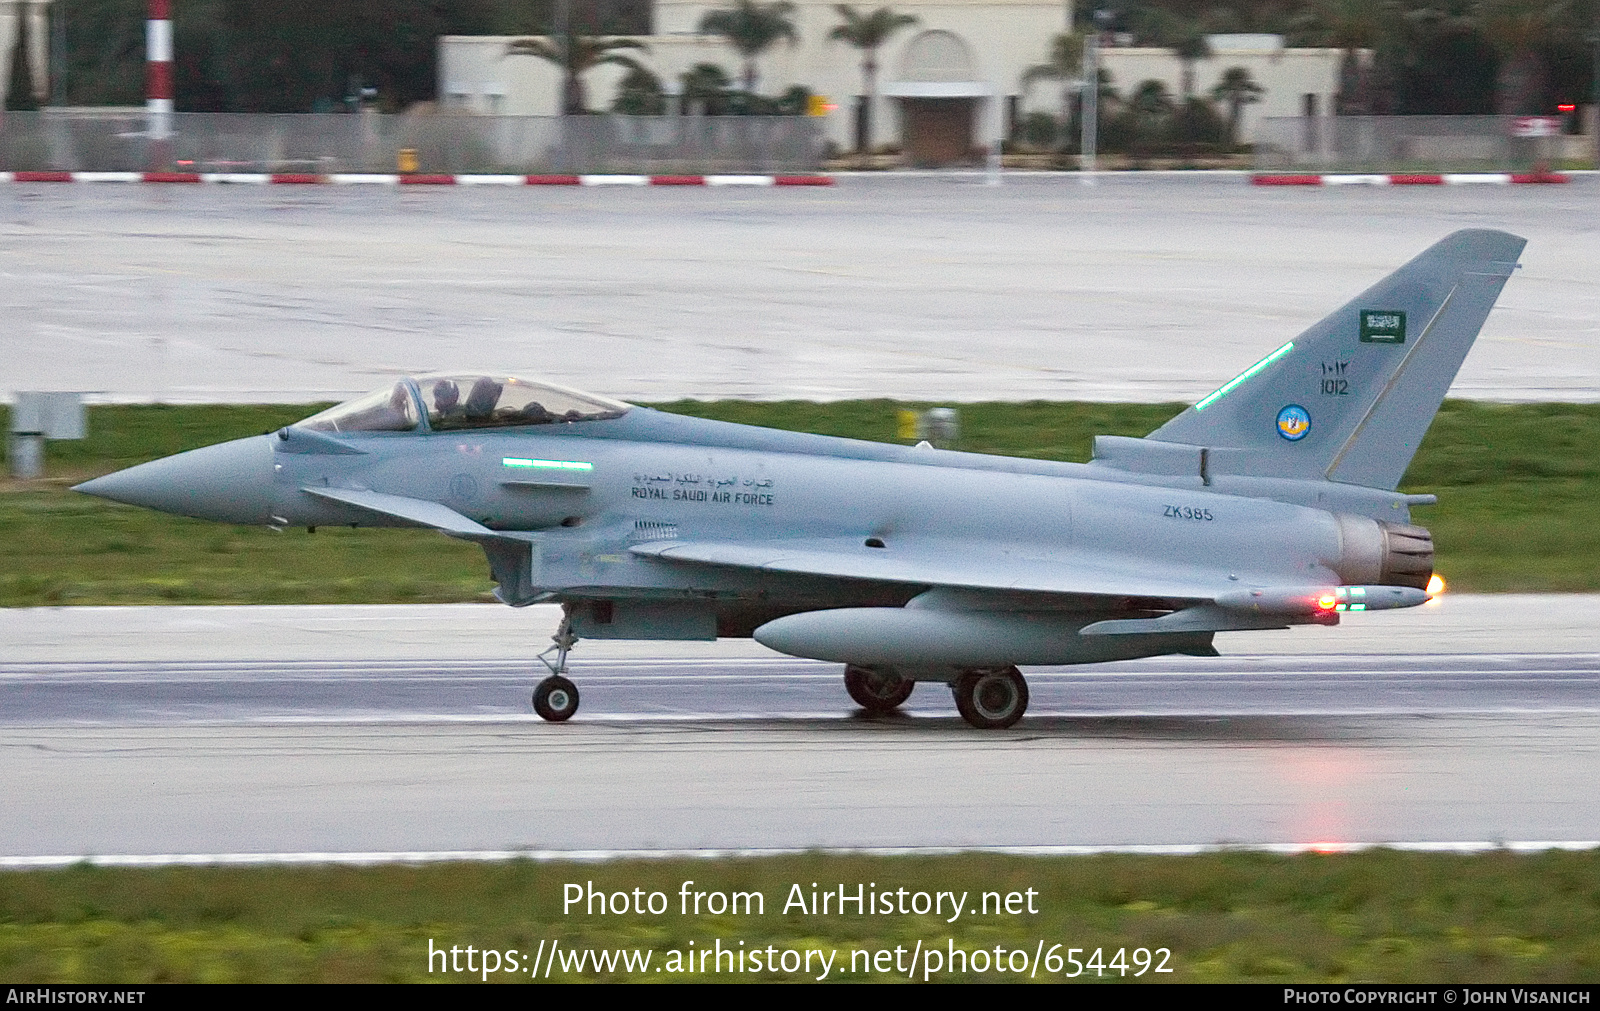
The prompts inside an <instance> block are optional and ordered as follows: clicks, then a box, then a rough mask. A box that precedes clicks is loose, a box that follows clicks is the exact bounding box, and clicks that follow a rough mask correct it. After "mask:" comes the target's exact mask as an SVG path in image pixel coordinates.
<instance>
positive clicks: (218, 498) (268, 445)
mask: <svg viewBox="0 0 1600 1011" xmlns="http://www.w3.org/2000/svg"><path fill="white" fill-rule="evenodd" d="M72 490H73V491H81V492H83V493H84V494H85V495H97V496H99V497H100V498H108V499H111V500H112V501H114V502H126V503H127V504H128V505H136V506H144V507H145V508H146V509H159V510H160V511H162V512H166V513H177V514H178V515H179V516H193V517H195V518H196V519H203V520H216V521H218V522H221V523H245V524H254V523H266V522H268V519H269V517H270V516H271V515H272V506H273V501H272V500H273V481H272V442H271V440H270V438H269V437H267V436H264V435H258V436H253V437H251V438H248V439H235V440H234V441H233V442H224V443H220V444H218V445H215V446H206V447H205V448H204V449H194V450H190V451H189V452H187V453H179V454H177V455H176V456H168V457H164V458H162V459H160V460H152V461H150V462H149V463H141V464H139V465H138V466H137V467H129V468H128V469H127V470H119V471H117V472H116V473H114V474H107V475H106V476H105V477H97V478H95V479H94V480H92V481H85V482H84V483H83V484H80V485H78V486H76V487H74V488H73V489H72Z"/></svg>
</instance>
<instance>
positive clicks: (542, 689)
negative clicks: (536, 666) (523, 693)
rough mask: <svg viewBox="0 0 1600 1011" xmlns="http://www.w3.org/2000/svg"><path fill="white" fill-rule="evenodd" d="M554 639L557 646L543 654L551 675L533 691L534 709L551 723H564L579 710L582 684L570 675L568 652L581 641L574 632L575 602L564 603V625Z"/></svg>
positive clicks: (540, 656) (542, 656)
mask: <svg viewBox="0 0 1600 1011" xmlns="http://www.w3.org/2000/svg"><path fill="white" fill-rule="evenodd" d="M550 638H551V639H552V641H553V642H554V645H552V646H550V647H549V648H548V649H546V650H545V651H544V652H543V653H540V654H539V662H540V663H542V664H544V665H545V667H546V668H548V669H549V671H550V676H549V677H547V678H545V679H544V680H543V681H540V682H539V684H538V687H536V688H534V690H533V711H534V712H536V713H538V714H539V716H540V717H541V718H543V719H546V720H549V721H550V722H551V723H562V722H565V721H566V720H569V719H571V718H572V714H573V713H575V712H577V711H578V686H577V685H575V684H573V683H572V682H571V681H569V680H567V676H566V674H567V654H569V653H571V652H572V647H573V646H575V645H577V643H578V637H577V636H576V635H574V634H573V633H572V605H570V604H564V605H562V608H561V624H560V626H558V627H557V628H556V634H555V635H553V636H551V637H550ZM552 653H554V654H555V657H554V658H552V657H551V655H550V654H552Z"/></svg>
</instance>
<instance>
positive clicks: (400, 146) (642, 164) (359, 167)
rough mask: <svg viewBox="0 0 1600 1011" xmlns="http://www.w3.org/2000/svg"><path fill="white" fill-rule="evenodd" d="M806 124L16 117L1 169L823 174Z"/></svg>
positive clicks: (6, 120)
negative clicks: (156, 127) (163, 123)
mask: <svg viewBox="0 0 1600 1011" xmlns="http://www.w3.org/2000/svg"><path fill="white" fill-rule="evenodd" d="M820 122H821V121H820V120H818V119H814V118H811V117H807V116H676V115H675V116H610V115H607V116H567V117H561V116H475V115H467V114H440V115H402V116H388V115H379V114H376V113H370V112H369V113H358V114H341V113H327V114H323V113H310V114H304V115H247V114H232V113H177V114H175V115H173V116H172V117H171V124H172V127H171V136H170V137H168V138H166V139H156V138H152V137H151V136H150V133H149V130H148V128H147V120H146V118H145V116H144V115H143V113H142V112H141V111H139V110H128V111H127V112H121V111H118V112H108V113H96V114H81V113H73V112H72V111H71V110H45V111H42V112H26V113H25V112H7V113H4V114H3V117H0V170H3V171H11V172H16V171H70V172H140V171H173V170H182V171H189V172H305V173H319V174H327V173H333V172H394V171H395V170H396V168H397V166H399V164H400V153H401V151H403V150H409V151H413V152H415V154H416V159H417V160H416V165H415V166H414V167H412V166H410V165H407V166H406V170H407V171H417V172H428V173H435V172H437V173H502V172H503V173H572V172H583V173H590V172H592V173H606V172H625V173H676V172H683V173H719V172H726V173H738V172H776V173H784V172H812V171H815V170H816V169H817V168H818V166H819V165H820V164H821V159H822V150H823V136H822V130H821V128H820Z"/></svg>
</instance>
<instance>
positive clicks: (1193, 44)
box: [1134, 7, 1211, 104]
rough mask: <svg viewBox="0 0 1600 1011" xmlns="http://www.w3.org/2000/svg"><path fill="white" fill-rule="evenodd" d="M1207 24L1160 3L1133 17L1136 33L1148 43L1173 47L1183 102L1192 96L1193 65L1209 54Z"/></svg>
mask: <svg viewBox="0 0 1600 1011" xmlns="http://www.w3.org/2000/svg"><path fill="white" fill-rule="evenodd" d="M1208 24H1209V22H1207V21H1202V20H1196V19H1193V18H1186V17H1183V16H1181V15H1177V14H1173V13H1170V12H1168V11H1165V10H1162V9H1161V8H1159V7H1149V8H1143V9H1141V10H1140V11H1139V12H1138V13H1137V14H1136V16H1135V18H1134V31H1135V33H1136V34H1138V35H1141V36H1144V38H1145V40H1146V41H1147V42H1148V43H1149V44H1152V45H1156V46H1159V47H1161V48H1163V49H1170V50H1172V55H1174V56H1176V57H1177V58H1178V66H1179V87H1178V91H1179V93H1180V95H1181V96H1182V98H1183V101H1184V103H1185V104H1187V103H1188V101H1189V99H1191V98H1193V97H1194V65H1195V64H1196V63H1197V62H1199V61H1200V60H1203V59H1205V58H1206V57H1208V56H1210V55H1211V43H1209V42H1207V41H1206V31H1207V26H1208Z"/></svg>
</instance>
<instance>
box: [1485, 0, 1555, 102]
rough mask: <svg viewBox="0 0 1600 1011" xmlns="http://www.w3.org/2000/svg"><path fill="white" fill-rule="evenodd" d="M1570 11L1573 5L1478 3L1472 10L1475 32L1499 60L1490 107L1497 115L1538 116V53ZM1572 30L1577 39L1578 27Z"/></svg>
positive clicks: (1550, 0) (1506, 0)
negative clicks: (1533, 114) (1475, 26)
mask: <svg viewBox="0 0 1600 1011" xmlns="http://www.w3.org/2000/svg"><path fill="white" fill-rule="evenodd" d="M1574 6H1575V5H1574V4H1573V3H1572V0H1481V2H1479V3H1478V4H1476V5H1475V6H1474V9H1473V20H1474V21H1475V22H1476V23H1477V26H1478V30H1479V31H1480V32H1482V33H1483V36H1484V38H1486V39H1487V40H1488V41H1489V44H1490V45H1491V46H1493V47H1494V48H1495V51H1496V52H1498V53H1499V54H1500V72H1499V75H1498V78H1497V79H1496V81H1495V106H1496V111H1498V112H1499V113H1500V114H1501V115H1511V116H1515V115H1524V114H1527V113H1536V112H1539V111H1540V109H1539V103H1540V100H1541V99H1542V98H1543V97H1544V96H1543V91H1544V85H1545V80H1544V76H1545V66H1544V59H1543V57H1542V56H1541V55H1540V52H1539V50H1540V48H1541V46H1542V45H1544V44H1545V43H1547V42H1550V41H1552V40H1553V39H1555V38H1556V37H1557V35H1558V34H1560V30H1561V28H1562V27H1563V26H1564V25H1565V24H1566V21H1567V17H1568V15H1570V14H1574V13H1576V11H1574V9H1573V8H1574ZM1576 20H1577V19H1576V18H1574V19H1573V21H1574V22H1576ZM1573 27H1574V28H1575V29H1577V30H1578V31H1579V32H1580V33H1581V31H1582V28H1581V26H1578V25H1576V24H1574V25H1573ZM1579 37H1580V38H1581V37H1582V36H1581V34H1580V35H1579Z"/></svg>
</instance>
